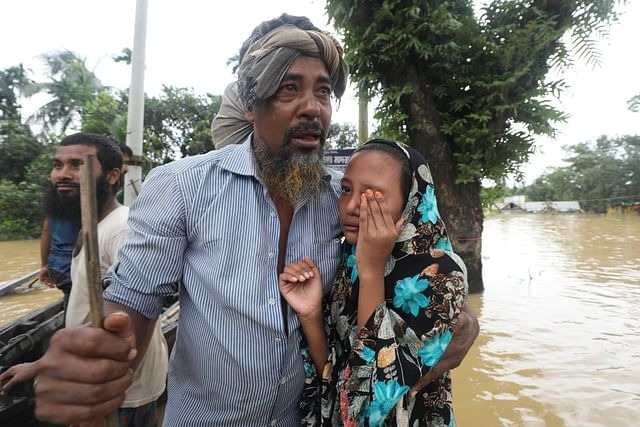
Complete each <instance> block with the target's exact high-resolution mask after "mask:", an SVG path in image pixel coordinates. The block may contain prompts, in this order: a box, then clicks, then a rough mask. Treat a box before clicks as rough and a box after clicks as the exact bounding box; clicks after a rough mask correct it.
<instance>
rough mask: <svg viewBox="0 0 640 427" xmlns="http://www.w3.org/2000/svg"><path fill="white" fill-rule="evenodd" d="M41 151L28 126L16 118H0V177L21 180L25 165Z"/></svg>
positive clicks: (15, 180) (38, 142) (42, 147)
mask: <svg viewBox="0 0 640 427" xmlns="http://www.w3.org/2000/svg"><path fill="white" fill-rule="evenodd" d="M43 151H44V145H43V144H42V143H41V142H40V141H38V140H37V139H36V138H35V137H34V136H33V134H32V133H31V129H29V127H28V126H25V125H24V124H22V123H20V121H18V120H16V119H9V120H0V177H2V178H4V179H8V180H11V181H13V182H16V183H18V182H20V181H22V180H23V179H24V175H25V171H26V169H27V166H28V165H29V164H30V163H31V162H32V161H33V160H34V159H35V158H37V157H38V156H39V155H40V154H41V153H42V152H43Z"/></svg>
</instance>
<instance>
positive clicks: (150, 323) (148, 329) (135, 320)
mask: <svg viewBox="0 0 640 427" xmlns="http://www.w3.org/2000/svg"><path fill="white" fill-rule="evenodd" d="M113 313H126V314H127V315H128V316H129V320H130V322H131V332H132V334H133V337H132V338H131V343H132V348H134V349H135V358H134V359H133V360H132V362H131V369H133V370H134V371H135V370H136V369H137V367H138V365H139V364H140V362H141V361H142V358H143V357H144V355H145V353H146V352H147V347H148V346H149V341H150V340H151V336H152V335H153V330H154V327H155V325H156V322H157V320H158V319H147V318H146V317H144V316H143V315H142V314H140V313H138V312H137V311H135V310H133V309H131V308H129V307H127V306H124V305H121V304H116V303H112V302H107V303H106V304H105V316H109V315H110V314H113Z"/></svg>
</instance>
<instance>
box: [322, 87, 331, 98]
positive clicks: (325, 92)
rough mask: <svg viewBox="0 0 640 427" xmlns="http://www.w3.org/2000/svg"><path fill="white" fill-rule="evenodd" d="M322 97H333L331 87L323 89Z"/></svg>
mask: <svg viewBox="0 0 640 427" xmlns="http://www.w3.org/2000/svg"><path fill="white" fill-rule="evenodd" d="M319 92H320V95H322V96H331V88H329V87H323V88H321V89H320V91H319Z"/></svg>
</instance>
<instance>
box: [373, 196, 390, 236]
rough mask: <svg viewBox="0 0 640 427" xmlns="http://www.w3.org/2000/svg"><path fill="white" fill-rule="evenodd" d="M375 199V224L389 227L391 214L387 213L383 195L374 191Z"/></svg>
mask: <svg viewBox="0 0 640 427" xmlns="http://www.w3.org/2000/svg"><path fill="white" fill-rule="evenodd" d="M375 198H376V199H375V200H376V203H375V205H376V209H375V211H376V214H377V215H378V218H379V219H378V220H377V224H378V225H382V226H384V227H385V228H391V225H392V224H393V221H392V220H391V215H389V210H388V209H387V203H386V202H385V200H384V196H383V195H382V193H381V192H379V191H376V192H375Z"/></svg>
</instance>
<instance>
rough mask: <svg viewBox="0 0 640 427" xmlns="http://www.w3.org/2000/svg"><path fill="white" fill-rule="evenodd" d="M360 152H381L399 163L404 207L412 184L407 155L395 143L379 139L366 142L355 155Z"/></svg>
mask: <svg viewBox="0 0 640 427" xmlns="http://www.w3.org/2000/svg"><path fill="white" fill-rule="evenodd" d="M362 151H378V152H382V153H385V154H387V155H388V156H390V157H391V158H393V159H395V160H397V161H398V162H399V163H400V189H401V190H402V195H403V200H404V203H405V205H406V204H407V200H408V199H409V192H410V191H411V185H412V183H413V173H412V171H411V164H410V163H409V158H408V157H407V155H406V154H405V153H404V152H403V151H402V149H401V148H400V147H398V146H397V145H396V143H395V142H393V141H390V140H387V139H381V138H376V139H372V140H370V141H368V142H367V143H365V144H364V145H363V146H361V147H360V148H358V149H357V150H356V151H355V153H360V152H362ZM355 153H354V154H355Z"/></svg>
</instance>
